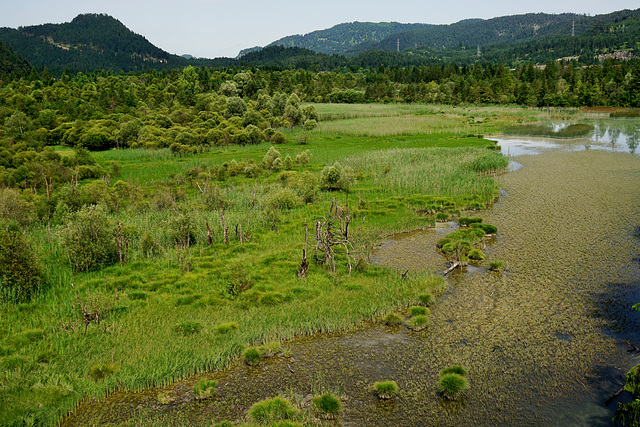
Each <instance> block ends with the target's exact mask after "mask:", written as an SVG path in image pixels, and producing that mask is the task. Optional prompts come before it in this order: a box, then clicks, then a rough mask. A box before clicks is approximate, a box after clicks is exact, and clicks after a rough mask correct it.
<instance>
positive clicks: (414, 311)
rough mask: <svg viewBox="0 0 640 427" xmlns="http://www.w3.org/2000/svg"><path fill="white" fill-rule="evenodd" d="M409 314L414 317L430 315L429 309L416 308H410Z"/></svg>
mask: <svg viewBox="0 0 640 427" xmlns="http://www.w3.org/2000/svg"><path fill="white" fill-rule="evenodd" d="M409 314H411V315H412V316H425V315H427V314H429V309H428V308H427V307H422V306H415V307H411V308H409Z"/></svg>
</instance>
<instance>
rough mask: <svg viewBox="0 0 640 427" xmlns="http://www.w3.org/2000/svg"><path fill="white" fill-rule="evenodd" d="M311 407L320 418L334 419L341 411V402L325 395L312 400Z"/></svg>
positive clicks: (332, 396)
mask: <svg viewBox="0 0 640 427" xmlns="http://www.w3.org/2000/svg"><path fill="white" fill-rule="evenodd" d="M313 407H314V408H315V409H316V411H317V412H318V413H319V414H320V416H322V417H324V418H327V419H334V418H335V417H336V416H338V414H339V413H340V411H341V410H342V402H340V399H338V398H337V397H336V396H334V395H332V394H329V393H325V394H323V395H320V396H317V397H314V398H313Z"/></svg>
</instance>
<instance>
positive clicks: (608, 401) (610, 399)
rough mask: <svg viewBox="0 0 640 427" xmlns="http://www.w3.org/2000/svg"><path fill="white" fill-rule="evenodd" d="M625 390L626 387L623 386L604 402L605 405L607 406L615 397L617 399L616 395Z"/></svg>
mask: <svg viewBox="0 0 640 427" xmlns="http://www.w3.org/2000/svg"><path fill="white" fill-rule="evenodd" d="M623 391H624V387H622V388H621V389H620V390H618V391H617V392H616V393H615V394H614V395H613V396H611V397H610V398H608V399H607V401H606V402H604V405H605V406H607V405H608V404H609V403H611V402H613V399H615V398H616V397H618V396H620V394H622V392H623Z"/></svg>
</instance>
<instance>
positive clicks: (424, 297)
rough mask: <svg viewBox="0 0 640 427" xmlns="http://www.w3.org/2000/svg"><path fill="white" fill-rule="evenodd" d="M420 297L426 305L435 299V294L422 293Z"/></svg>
mask: <svg viewBox="0 0 640 427" xmlns="http://www.w3.org/2000/svg"><path fill="white" fill-rule="evenodd" d="M418 299H419V300H420V302H421V303H422V304H424V305H430V304H431V302H432V301H433V296H432V295H431V294H420V295H418Z"/></svg>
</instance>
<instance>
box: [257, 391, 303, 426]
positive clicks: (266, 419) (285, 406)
mask: <svg viewBox="0 0 640 427" xmlns="http://www.w3.org/2000/svg"><path fill="white" fill-rule="evenodd" d="M297 414H298V411H297V410H296V409H295V408H294V407H293V405H292V404H291V403H290V402H289V401H288V400H287V399H285V398H283V397H279V396H277V397H274V398H272V399H267V400H262V401H260V402H258V403H255V404H254V405H253V406H252V407H251V409H250V410H249V417H250V418H251V420H252V421H253V422H255V423H257V424H259V425H264V426H266V425H274V424H276V423H278V422H280V421H287V420H289V421H291V420H295V417H296V416H297Z"/></svg>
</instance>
